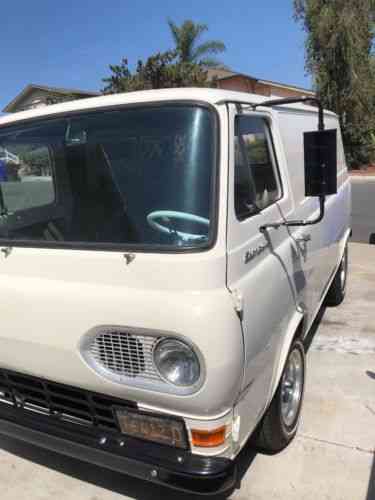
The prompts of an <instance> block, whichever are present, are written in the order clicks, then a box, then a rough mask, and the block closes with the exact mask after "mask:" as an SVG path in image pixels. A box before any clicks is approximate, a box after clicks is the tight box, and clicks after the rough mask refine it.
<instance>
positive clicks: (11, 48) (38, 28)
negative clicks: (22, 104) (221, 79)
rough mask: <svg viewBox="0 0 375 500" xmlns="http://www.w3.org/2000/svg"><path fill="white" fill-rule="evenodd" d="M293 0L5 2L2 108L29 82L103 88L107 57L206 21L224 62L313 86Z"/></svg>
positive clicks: (165, 44)
mask: <svg viewBox="0 0 375 500" xmlns="http://www.w3.org/2000/svg"><path fill="white" fill-rule="evenodd" d="M292 3H293V2H292V0H263V1H261V0H235V1H229V2H224V1H223V0H189V1H187V2H181V1H180V2H179V1H178V0H173V1H172V0H153V1H151V0H100V1H99V0H90V1H87V0H74V1H73V0H64V1H54V0H33V1H29V0H22V1H21V0H13V1H7V2H3V5H2V7H1V21H2V23H1V29H0V61H1V66H0V109H3V108H4V106H5V105H6V104H8V102H9V101H11V100H12V99H13V98H14V97H15V96H16V95H17V94H18V93H19V92H20V91H21V90H22V89H23V88H24V87H25V86H26V85H27V84H28V83H35V84H41V85H49V86H55V87H67V88H73V89H76V88H77V89H83V90H93V91H97V90H100V89H102V88H103V84H102V81H101V80H102V78H103V77H105V76H108V75H109V73H110V72H109V68H108V65H109V64H116V63H119V62H120V61H121V59H122V58H123V57H126V58H127V59H128V60H129V63H130V65H131V66H132V67H134V66H135V65H136V62H137V60H138V59H140V58H141V59H146V58H147V57H148V56H149V55H151V54H153V53H155V52H158V51H165V50H168V49H170V48H172V47H173V41H172V38H171V35H170V32H169V28H168V25H167V19H168V18H171V19H172V20H173V21H174V22H176V23H177V24H179V23H182V22H183V21H184V20H185V19H192V20H193V21H195V22H200V23H205V24H207V25H208V27H209V31H208V33H206V34H205V35H204V38H202V40H203V41H204V40H206V39H209V38H210V39H219V40H222V41H223V42H224V43H225V45H226V47H227V50H226V52H225V53H224V54H223V55H222V56H221V57H220V58H221V60H222V61H223V62H224V63H225V65H226V66H228V67H229V68H231V69H233V70H234V71H238V72H240V73H246V74H249V75H252V76H255V77H258V78H262V79H266V80H275V81H278V82H283V83H289V84H294V85H297V86H302V87H308V88H309V87H310V86H311V79H310V77H307V76H306V74H305V69H304V38H305V36H304V33H303V31H302V28H301V26H300V25H298V24H297V23H296V22H295V21H294V20H293V10H292Z"/></svg>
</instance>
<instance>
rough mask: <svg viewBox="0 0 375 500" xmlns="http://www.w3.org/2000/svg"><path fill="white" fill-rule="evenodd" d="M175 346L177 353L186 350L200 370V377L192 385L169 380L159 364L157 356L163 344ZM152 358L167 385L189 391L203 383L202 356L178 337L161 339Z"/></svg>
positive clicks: (153, 351)
mask: <svg viewBox="0 0 375 500" xmlns="http://www.w3.org/2000/svg"><path fill="white" fill-rule="evenodd" d="M168 343H169V344H173V343H174V344H175V346H176V349H175V350H176V351H177V350H178V349H180V351H181V350H183V349H184V350H186V351H187V352H188V353H189V354H190V356H191V358H192V359H193V360H194V361H195V363H196V365H197V368H198V375H197V377H196V379H195V380H194V381H192V382H191V383H187V384H186V383H176V382H173V381H172V380H170V378H168V376H166V374H165V373H163V370H162V368H161V367H160V366H159V363H158V361H157V354H158V351H159V350H160V349H161V348H162V347H163V344H168ZM152 357H153V363H154V366H155V368H156V370H157V372H158V374H159V376H160V377H161V378H162V380H164V381H165V382H166V383H167V384H170V385H171V386H173V387H177V388H179V389H182V390H187V389H190V388H192V387H196V386H197V385H198V383H199V382H200V381H201V379H202V362H201V359H200V356H199V355H198V353H197V351H196V349H194V347H193V346H192V345H191V344H190V343H188V342H186V341H184V340H182V339H181V338H177V337H164V338H160V339H159V340H158V341H157V342H156V343H155V345H154V347H153V350H152Z"/></svg>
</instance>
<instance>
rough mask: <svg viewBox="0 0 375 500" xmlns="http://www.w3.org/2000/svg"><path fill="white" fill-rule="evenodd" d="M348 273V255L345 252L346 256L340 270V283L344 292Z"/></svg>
mask: <svg viewBox="0 0 375 500" xmlns="http://www.w3.org/2000/svg"><path fill="white" fill-rule="evenodd" d="M347 271H348V254H347V251H346V250H345V252H344V256H343V258H342V261H341V269H340V283H341V290H342V291H345V287H346V275H347Z"/></svg>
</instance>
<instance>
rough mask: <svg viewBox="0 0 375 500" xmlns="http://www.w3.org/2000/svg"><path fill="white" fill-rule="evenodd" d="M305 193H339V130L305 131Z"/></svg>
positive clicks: (317, 194)
mask: <svg viewBox="0 0 375 500" xmlns="http://www.w3.org/2000/svg"><path fill="white" fill-rule="evenodd" d="M304 156H305V195H306V196H324V195H329V194H336V193H337V130H336V129H332V130H318V131H314V132H305V133H304Z"/></svg>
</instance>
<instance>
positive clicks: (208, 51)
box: [168, 19, 225, 68]
mask: <svg viewBox="0 0 375 500" xmlns="http://www.w3.org/2000/svg"><path fill="white" fill-rule="evenodd" d="M168 25H169V28H170V30H171V33H172V36H173V40H174V42H175V45H176V51H177V54H178V57H179V60H180V62H182V63H186V62H188V63H197V64H198V63H199V64H202V65H203V66H205V67H207V68H212V67H218V66H219V67H223V64H222V63H221V62H220V61H218V60H217V59H216V58H215V57H212V54H219V53H221V52H224V51H225V45H224V44H223V42H221V41H220V40H209V41H207V42H203V43H202V44H200V45H197V42H198V40H199V38H200V37H201V36H202V34H203V33H204V32H205V31H207V30H208V26H207V25H206V24H199V23H195V22H194V21H191V20H187V21H184V22H183V23H182V24H181V26H177V24H175V23H174V22H173V21H171V20H170V19H168Z"/></svg>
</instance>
